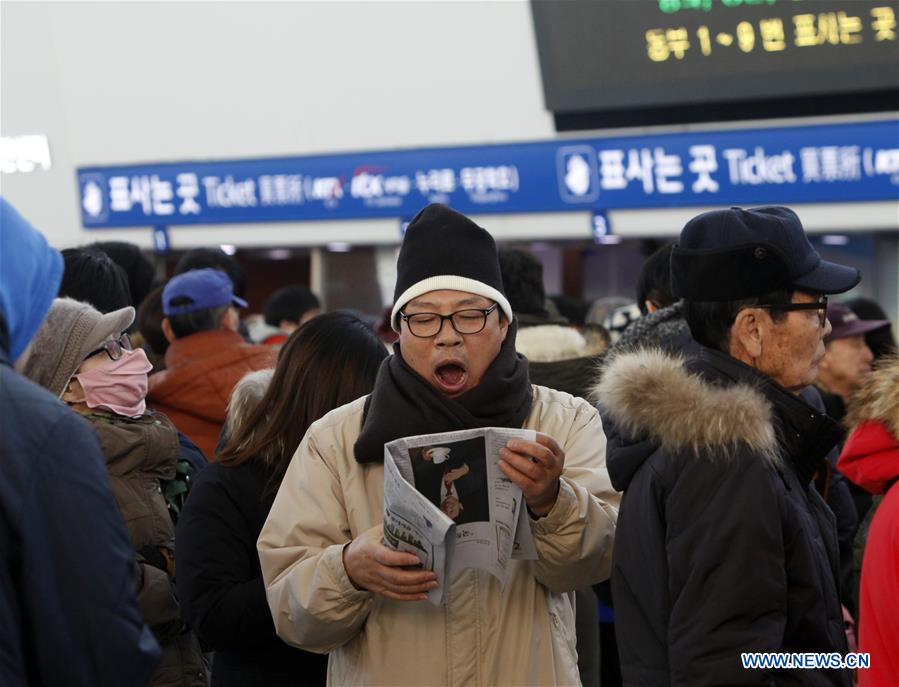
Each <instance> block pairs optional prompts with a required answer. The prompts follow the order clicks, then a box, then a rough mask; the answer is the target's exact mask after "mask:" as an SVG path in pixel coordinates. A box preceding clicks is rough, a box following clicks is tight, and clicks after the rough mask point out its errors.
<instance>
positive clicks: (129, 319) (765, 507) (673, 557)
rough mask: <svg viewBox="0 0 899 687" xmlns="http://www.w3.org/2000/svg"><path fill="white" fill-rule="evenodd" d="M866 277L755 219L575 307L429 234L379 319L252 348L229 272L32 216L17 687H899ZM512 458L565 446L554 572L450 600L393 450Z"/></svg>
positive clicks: (1, 268) (17, 330)
mask: <svg viewBox="0 0 899 687" xmlns="http://www.w3.org/2000/svg"><path fill="white" fill-rule="evenodd" d="M861 278H862V275H861V274H859V272H858V271H857V270H855V269H854V268H850V267H846V266H843V265H838V264H835V263H831V262H828V261H825V260H823V259H822V258H821V256H820V255H819V254H818V253H817V251H816V250H815V249H814V247H813V246H812V244H811V243H810V242H809V240H808V238H807V236H806V233H805V231H804V229H803V226H802V223H801V220H800V218H799V217H798V216H797V215H796V213H795V212H793V211H792V210H790V209H788V208H784V207H766V208H755V209H740V208H731V209H728V210H715V211H711V212H706V213H703V214H701V215H698V216H697V217H695V218H693V219H692V220H690V221H689V222H688V223H687V224H686V225H685V226H684V227H683V229H682V231H681V232H680V236H679V237H678V239H677V241H676V242H675V243H672V244H669V245H666V246H663V247H661V248H660V249H659V250H658V251H656V252H655V253H653V254H652V255H651V256H649V258H648V259H647V261H646V263H645V265H644V267H643V270H642V273H641V275H640V277H639V280H638V288H637V293H636V294H635V295H636V302H635V303H633V304H627V305H626V306H624V307H617V309H616V308H612V309H611V310H610V309H609V308H608V307H606V305H608V304H604V305H603V306H602V307H599V305H596V306H594V308H592V309H591V308H589V307H588V306H586V305H583V306H580V307H579V306H577V304H574V303H572V302H571V301H566V300H564V299H553V298H549V297H548V296H547V294H546V293H545V291H544V280H543V274H542V267H541V264H540V262H539V261H538V260H537V259H536V258H534V256H532V255H530V254H529V253H527V252H525V251H521V250H512V249H498V248H497V246H496V244H495V242H494V239H493V238H492V236H491V235H490V233H489V232H488V231H487V230H485V229H484V228H482V227H480V226H478V225H477V224H476V223H475V222H473V221H472V220H471V219H469V218H468V217H465V216H464V215H462V214H460V213H458V212H456V211H454V210H452V209H450V208H448V207H446V206H444V205H438V204H433V205H429V206H427V207H426V208H424V209H423V210H422V211H421V212H420V213H419V214H418V215H417V216H416V217H415V218H414V219H413V220H412V222H411V223H410V224H409V225H408V228H407V230H406V232H405V235H404V238H403V242H402V246H401V249H400V252H399V257H398V261H397V269H396V284H395V289H394V298H393V302H392V303H391V304H390V305H389V307H388V309H387V311H386V312H385V313H384V314H382V317H381V321H380V322H378V323H374V322H373V320H374V318H372V319H370V320H367V319H365V318H360V317H359V316H358V314H355V313H352V312H348V311H334V312H323V308H322V303H321V302H320V301H319V299H318V298H317V297H316V296H315V294H313V293H312V292H311V291H309V289H308V288H305V287H303V286H300V285H290V286H286V287H284V288H282V289H280V290H278V291H277V292H275V293H274V294H272V295H271V297H270V299H269V300H268V302H267V303H266V306H265V312H264V316H263V317H262V318H258V317H257V318H254V319H246V318H243V317H241V310H242V309H245V308H246V306H247V301H246V300H245V296H246V286H247V285H246V275H245V274H244V273H243V271H242V270H241V268H240V265H239V263H238V262H237V261H236V260H234V259H233V258H231V257H229V256H227V255H225V254H224V253H222V252H221V251H219V250H215V249H200V250H194V251H189V252H188V253H187V254H185V255H184V257H183V258H182V259H181V260H180V261H179V262H178V265H177V266H176V267H175V270H174V274H173V275H172V276H171V277H170V278H168V279H167V280H165V281H162V282H160V281H158V280H157V276H156V269H155V267H154V265H153V264H152V262H151V261H150V260H149V259H148V258H147V257H146V256H145V255H144V254H143V253H142V251H141V250H140V249H139V248H138V247H137V246H134V245H130V244H127V243H120V242H101V243H96V244H91V245H89V246H85V247H82V248H75V249H67V250H65V251H62V253H60V252H59V251H57V250H56V249H54V248H52V247H51V246H49V245H48V244H47V242H46V240H45V239H44V237H43V236H42V235H41V233H40V232H39V231H38V230H37V229H35V228H34V227H32V226H31V225H30V224H29V223H28V221H27V220H26V219H24V218H23V217H22V216H21V215H20V214H19V213H18V212H17V211H16V210H15V209H14V208H13V207H12V206H10V205H9V204H8V203H7V202H6V201H5V200H3V199H2V198H0V407H2V420H0V422H2V423H3V424H2V428H0V447H2V472H0V515H2V524H3V532H2V538H0V545H2V549H3V566H2V568H0V640H2V641H0V684H3V685H10V686H13V685H85V686H88V685H90V686H92V687H93V686H97V685H122V686H130V685H153V686H163V685H165V686H168V685H171V686H175V685H178V686H181V685H183V686H185V687H194V686H197V687H199V686H203V685H209V684H212V685H220V686H237V685H274V686H277V685H299V684H302V685H323V684H325V683H326V682H327V683H328V684H331V685H403V684H406V685H531V684H534V685H537V684H539V685H578V684H583V685H590V686H593V685H600V684H602V685H606V686H608V685H616V684H618V685H685V686H690V687H694V686H697V685H725V684H727V685H736V684H745V685H750V684H758V685H788V684H807V685H833V686H840V687H850V686H851V685H853V684H858V685H860V686H862V687H869V686H878V685H896V684H899V625H897V618H899V487H896V486H895V484H896V481H897V478H899V357H897V355H896V343H895V340H894V339H893V335H892V330H891V326H890V321H889V318H888V317H887V316H886V315H885V314H884V313H883V311H882V310H879V309H878V306H877V304H876V303H873V302H871V301H866V300H863V299H856V300H855V301H844V300H841V299H840V298H839V295H840V294H845V293H847V292H849V291H851V290H852V289H853V288H854V287H855V286H856V285H857V284H858V283H859V281H860V279H861ZM588 311H589V314H588ZM587 320H590V321H589V322H588V321H587ZM603 320H604V321H605V323H606V326H602V325H601V324H599V323H600V322H602V321H603ZM486 427H504V428H516V429H521V428H524V429H529V430H533V432H534V434H533V435H532V436H533V438H532V439H531V440H525V439H520V438H516V439H512V440H510V441H508V443H507V444H506V445H505V446H504V447H503V448H502V449H501V450H500V453H499V461H498V469H499V471H500V472H501V474H502V478H503V479H504V480H505V481H506V482H507V483H508V484H509V485H514V487H515V488H516V489H518V490H520V493H521V497H522V499H523V505H524V506H526V518H525V521H526V523H527V525H528V526H529V527H530V530H531V534H532V536H533V542H534V548H535V551H536V553H535V556H534V557H533V559H532V560H531V559H526V558H522V559H516V558H513V560H512V561H510V562H509V566H508V571H507V574H506V577H505V579H504V580H500V579H498V578H496V577H494V576H492V575H490V574H487V573H485V572H484V571H481V570H477V569H465V570H462V571H461V572H458V573H457V574H455V575H454V576H453V577H452V578H451V579H448V580H441V581H440V582H441V583H443V584H444V586H445V593H444V600H443V603H442V604H440V605H434V604H431V603H429V602H428V601H427V600H426V599H427V595H428V592H429V591H430V590H432V589H434V588H435V587H436V586H437V585H438V579H437V574H438V572H436V571H435V570H433V569H431V568H430V567H426V566H422V564H421V560H420V559H419V557H418V556H417V555H415V554H413V553H410V552H407V551H400V550H395V549H393V548H391V547H390V546H388V545H387V543H386V541H385V538H384V528H383V520H384V445H385V444H386V443H388V442H390V441H393V440H396V439H400V438H403V437H410V436H415V435H422V434H434V433H438V432H449V431H455V430H469V429H477V428H486ZM427 459H428V460H429V461H433V463H435V464H436V463H437V462H438V461H437V459H436V458H435V457H434V456H433V455H432V454H429V455H428V457H427ZM447 466H450V467H452V464H450V463H447ZM447 466H443V467H440V468H439V470H436V471H435V470H434V467H435V466H434V465H431V463H428V464H427V465H424V468H428V469H429V470H430V472H433V473H434V474H436V475H438V481H437V482H436V483H435V485H436V486H435V487H434V495H433V496H432V497H431V498H432V500H434V501H435V502H436V503H438V504H440V503H441V502H447V501H448V500H450V499H449V498H448V497H449V496H452V495H453V493H454V492H453V489H454V488H455V487H453V486H452V485H450V486H449V487H448V488H447V493H446V494H444V493H443V491H441V489H444V488H445V487H444V485H442V484H441V480H442V479H444V477H443V476H444V475H446V474H447V470H448V467H447ZM465 470H466V472H470V469H469V468H468V467H467V464H466V467H465ZM429 474H430V473H429ZM464 477H465V480H468V481H470V482H471V481H479V482H483V481H484V480H486V477H485V476H484V475H483V471H474V472H472V474H466V475H465V476H464ZM465 480H461V481H460V482H459V484H460V485H461V484H462V483H463V482H464V481H465ZM480 486H481V487H482V486H483V485H480ZM478 487H479V485H475V488H478ZM460 489H461V487H460ZM444 510H445V512H448V513H449V515H450V517H451V518H453V519H455V520H456V521H457V522H458V523H459V524H460V526H462V525H464V524H465V523H467V522H469V521H470V520H471V519H472V518H474V517H483V516H482V515H481V516H476V515H475V514H474V511H471V512H468V513H465V514H464V516H463V514H462V511H461V510H460V509H459V508H456V509H444ZM850 651H858V652H862V653H864V654H869V655H870V665H869V666H868V667H860V668H859V669H858V670H852V668H853V666H851V665H848V664H847V663H845V662H843V661H842V659H843V657H845V656H846V655H847V654H849V652H850ZM750 652H757V653H762V652H779V653H783V654H788V655H791V656H792V655H796V656H798V655H807V654H811V653H814V654H817V655H819V656H821V657H830V658H831V660H830V661H829V662H824V663H822V664H821V665H818V666H810V665H794V664H782V665H768V666H766V667H750V666H747V665H746V663H745V661H744V657H745V655H746V654H748V653H750Z"/></svg>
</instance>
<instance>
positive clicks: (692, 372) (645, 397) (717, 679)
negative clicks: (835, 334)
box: [597, 207, 860, 687]
mask: <svg viewBox="0 0 899 687" xmlns="http://www.w3.org/2000/svg"><path fill="white" fill-rule="evenodd" d="M671 277H672V288H673V291H674V293H675V295H676V296H678V297H680V298H683V299H684V313H685V316H686V320H687V323H688V325H689V327H690V331H691V333H692V336H693V338H694V339H695V341H696V344H695V347H691V350H689V352H688V353H687V356H686V359H684V358H680V357H669V356H667V355H665V354H663V353H661V352H652V351H640V352H636V353H634V354H630V355H621V356H618V357H617V358H616V359H615V360H614V361H613V362H612V363H611V365H610V366H609V368H608V369H607V371H606V372H605V374H604V376H603V379H602V380H601V382H600V384H599V386H598V387H597V391H598V394H599V397H600V400H601V403H602V408H601V410H602V412H603V419H604V424H605V429H606V434H607V436H608V438H609V448H608V451H609V453H608V464H609V473H610V475H611V477H612V483H613V484H614V485H615V487H616V488H618V489H621V490H623V491H624V496H623V497H622V504H621V519H620V526H619V529H618V535H617V540H616V544H615V566H614V571H613V574H612V585H613V591H614V597H615V613H616V620H617V623H616V629H617V632H618V640H619V648H620V653H621V662H622V673H623V677H624V682H625V684H628V685H636V684H639V685H689V686H690V687H697V686H700V685H725V684H727V685H737V684H746V685H749V684H759V685H762V684H764V685H774V684H815V685H845V686H848V685H850V684H851V680H850V677H849V673H848V671H846V670H843V669H841V668H840V662H839V660H836V661H833V658H834V657H833V656H830V659H829V660H830V661H831V662H830V663H827V664H822V665H816V664H814V662H812V663H810V664H809V665H797V664H796V663H792V664H784V665H781V666H776V667H775V666H769V667H750V666H749V665H744V661H743V657H742V656H741V655H742V654H745V653H748V652H790V653H794V652H795V653H803V654H804V653H814V652H820V653H827V654H844V653H846V651H847V647H846V638H845V634H844V630H843V619H842V613H841V608H840V595H839V589H838V584H837V581H836V571H837V566H838V552H837V542H836V535H835V531H834V521H833V515H832V514H831V512H830V511H829V510H828V508H827V506H826V505H825V503H824V501H823V500H822V499H821V497H820V496H819V495H818V493H817V492H816V491H815V489H814V487H813V486H812V476H813V474H814V473H815V471H816V470H817V469H818V468H819V467H820V466H821V462H822V460H823V459H824V457H825V455H826V454H827V452H828V451H829V450H830V449H831V448H832V447H833V445H834V444H835V443H836V441H837V439H838V437H839V432H838V430H837V427H836V425H835V423H834V422H833V421H832V420H830V419H829V418H828V417H827V416H825V415H824V414H822V413H820V412H818V411H816V410H815V409H814V408H812V407H811V406H809V405H808V404H806V403H805V402H804V401H803V400H802V399H801V398H800V397H799V393H800V392H801V391H802V390H803V389H804V388H805V387H806V386H807V385H809V384H811V383H812V382H814V381H815V378H816V376H817V374H818V365H819V363H820V361H821V358H822V356H823V355H824V337H825V336H827V334H828V333H829V332H830V324H829V323H828V321H827V317H826V308H827V294H832V293H840V292H843V291H847V290H849V289H851V288H852V287H853V286H855V285H856V284H857V283H858V281H859V278H860V277H859V274H858V272H857V271H856V270H854V269H851V268H848V267H844V266H841V265H836V264H833V263H830V262H826V261H824V260H822V259H821V257H820V256H819V255H818V254H817V253H816V252H815V250H814V248H812V246H811V244H810V243H809V241H808V239H807V237H806V235H805V232H804V231H803V228H802V224H801V223H800V221H799V218H798V217H797V216H796V214H795V213H794V212H793V211H791V210H789V209H787V208H783V207H767V208H758V209H754V210H743V209H740V208H731V209H730V210H719V211H714V212H708V213H705V214H702V215H699V216H698V217H695V218H694V219H692V220H690V221H689V222H688V223H687V224H686V226H685V227H684V229H683V231H682V232H681V235H680V240H679V243H678V244H677V245H676V246H675V247H674V249H673V251H672V255H671ZM747 658H748V657H747Z"/></svg>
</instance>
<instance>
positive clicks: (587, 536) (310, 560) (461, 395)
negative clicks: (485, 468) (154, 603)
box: [258, 205, 618, 685]
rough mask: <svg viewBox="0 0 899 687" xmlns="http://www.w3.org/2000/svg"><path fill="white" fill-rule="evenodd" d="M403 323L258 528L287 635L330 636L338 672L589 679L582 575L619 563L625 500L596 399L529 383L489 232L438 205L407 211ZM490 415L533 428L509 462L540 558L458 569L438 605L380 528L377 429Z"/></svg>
mask: <svg viewBox="0 0 899 687" xmlns="http://www.w3.org/2000/svg"><path fill="white" fill-rule="evenodd" d="M392 323H393V327H394V328H395V329H396V330H397V331H398V332H399V343H398V344H397V345H396V346H395V348H394V355H393V356H392V357H391V358H389V359H388V360H386V361H385V362H384V364H383V365H382V367H381V369H380V372H379V375H378V379H377V382H376V384H375V388H374V391H373V392H372V394H371V396H369V397H367V398H361V399H359V400H358V401H356V402H354V403H351V404H349V405H347V406H344V407H342V408H338V409H337V410H335V411H333V412H331V413H329V414H328V415H327V416H325V417H324V418H323V419H321V420H320V421H318V422H316V423H315V424H314V425H312V427H311V428H310V429H309V432H308V433H307V434H306V437H305V438H304V440H303V443H302V444H301V446H300V448H299V450H298V451H297V454H296V456H295V457H294V460H293V461H292V463H291V465H290V468H289V469H288V471H287V474H286V475H285V477H284V481H283V483H282V485H281V489H280V491H279V492H278V496H277V498H276V499H275V502H274V505H273V506H272V510H271V513H270V515H269V518H268V521H267V522H266V524H265V527H264V528H263V530H262V534H261V535H260V538H259V542H258V548H259V555H260V560H261V562H262V573H263V577H264V578H265V582H266V586H267V593H268V600H269V605H270V606H271V609H272V615H273V616H274V619H275V625H276V628H277V631H278V634H279V635H280V636H281V637H282V638H283V639H285V640H286V641H288V642H290V643H292V644H296V645H297V646H300V647H302V648H305V649H308V650H312V651H320V652H325V651H328V652H330V660H329V665H328V678H329V683H330V684H334V685H376V684H378V685H463V684H464V685H469V684H470V685H475V684H477V685H524V684H542V685H571V684H578V683H579V678H578V670H577V653H576V649H575V633H574V612H573V604H572V594H571V592H572V591H573V590H574V589H577V588H580V587H584V586H587V585H589V584H591V583H593V582H598V581H600V580H602V579H603V578H605V577H607V576H608V573H609V570H610V566H611V544H612V537H613V534H614V530H615V520H616V515H617V502H618V498H617V494H616V493H615V492H614V491H613V490H612V489H611V486H610V484H609V478H608V474H607V473H606V469H605V460H604V453H605V438H604V435H603V432H602V425H601V423H600V419H599V415H598V414H597V412H596V410H595V409H594V408H593V407H592V406H590V405H589V404H588V403H587V402H586V401H584V400H582V399H578V398H575V397H573V396H570V395H569V394H565V393H561V392H557V391H552V390H550V389H547V388H545V387H541V386H535V385H532V384H531V383H530V381H529V379H528V372H527V360H526V359H524V358H523V357H522V356H520V355H518V354H517V353H516V352H515V331H516V323H515V321H514V319H513V315H512V309H511V307H510V305H509V302H508V299H507V298H506V296H505V294H504V292H503V284H502V280H501V278H500V269H499V261H498V258H497V253H496V246H495V244H494V241H493V238H492V237H491V236H490V234H488V233H487V232H486V231H485V230H484V229H482V228H481V227H479V226H478V225H476V224H475V223H474V222H472V221H471V220H470V219H468V218H467V217H465V216H463V215H460V214H459V213H457V212H455V211H453V210H451V209H449V208H447V207H445V206H442V205H430V206H428V207H427V208H425V209H424V210H422V212H420V213H419V214H418V216H417V217H416V218H415V219H414V220H413V221H412V223H411V224H410V225H409V228H408V230H407V232H406V236H405V238H404V240H403V245H402V248H401V250H400V256H399V261H398V264H397V284H396V290H395V299H394V305H393V312H392ZM490 426H494V427H496V426H498V427H514V428H520V427H525V428H528V429H533V430H536V431H537V440H536V441H535V442H531V441H521V440H514V441H510V442H509V443H508V445H507V446H506V448H504V449H502V451H501V460H500V469H501V470H502V471H503V473H504V474H505V475H506V476H507V477H508V478H509V479H510V480H511V481H512V482H514V483H515V484H517V485H518V486H519V487H520V488H521V490H522V492H523V495H524V499H525V502H526V504H527V506H528V510H529V517H530V526H531V529H532V531H533V535H534V541H535V544H536V549H537V555H538V559H537V560H533V561H523V560H513V561H511V562H510V565H509V570H508V576H507V579H506V580H505V584H504V585H503V584H501V583H500V582H499V581H498V580H496V579H495V578H493V577H492V576H490V575H488V574H486V573H484V572H482V571H477V570H472V569H469V570H464V571H462V572H461V573H460V574H458V575H457V576H456V577H455V578H453V579H450V580H445V581H444V582H446V583H447V584H448V587H447V592H446V602H445V605H443V606H439V607H438V606H433V605H431V604H429V603H427V602H426V601H424V599H425V598H426V593H427V592H428V590H430V589H432V588H433V587H434V586H436V581H435V575H434V573H433V572H430V571H427V570H422V569H421V568H420V567H418V565H419V560H418V558H417V557H416V556H414V555H411V554H408V553H401V552H398V551H393V550H391V549H388V548H386V547H385V546H384V545H383V543H382V539H383V531H382V519H383V509H384V503H383V482H384V468H383V463H382V461H383V454H384V444H385V443H386V442H388V441H391V440H394V439H397V438H400V437H405V436H412V435H418V434H427V433H433V432H444V431H450V430H461V429H473V428H478V427H490Z"/></svg>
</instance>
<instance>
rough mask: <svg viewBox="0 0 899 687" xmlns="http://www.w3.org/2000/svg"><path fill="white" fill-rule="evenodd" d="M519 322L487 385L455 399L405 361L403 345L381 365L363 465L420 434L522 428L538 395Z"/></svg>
mask: <svg viewBox="0 0 899 687" xmlns="http://www.w3.org/2000/svg"><path fill="white" fill-rule="evenodd" d="M517 331H518V324H517V322H515V321H513V322H512V323H511V324H510V325H509V331H508V333H507V334H506V340H505V341H504V342H503V345H502V347H501V348H500V351H499V355H497V356H496V358H495V359H494V361H493V362H492V363H491V365H490V367H489V368H487V372H486V373H485V374H484V377H483V379H481V383H480V384H478V385H477V386H476V387H475V388H474V389H471V390H470V391H466V392H465V393H464V394H462V395H461V396H459V397H457V398H449V397H447V396H445V395H444V394H442V393H440V391H438V390H437V389H435V388H434V387H433V386H431V384H429V383H428V382H427V381H425V380H424V379H422V378H421V377H420V376H419V375H418V373H416V372H415V371H414V370H413V369H412V368H411V367H409V366H408V365H407V364H406V361H405V360H403V356H402V353H401V352H400V346H399V344H394V347H393V350H394V355H392V356H390V357H389V358H387V359H386V360H385V361H384V362H383V363H381V368H380V369H379V370H378V378H377V379H376V380H375V388H374V390H373V391H372V393H371V395H370V396H369V397H368V399H367V400H366V401H365V409H364V411H363V417H362V432H361V433H360V434H359V438H358V439H357V440H356V445H355V446H354V447H353V451H354V453H355V456H356V461H357V462H359V463H380V462H382V461H383V460H384V444H386V443H388V442H390V441H393V440H394V439H400V438H402V437H409V436H415V435H417V434H435V433H437V432H452V431H455V430H460V429H477V428H479V427H511V428H516V429H517V428H520V427H521V426H522V425H523V424H524V421H525V420H526V419H527V417H528V415H529V414H530V412H531V402H532V401H533V396H534V394H533V390H532V388H531V382H530V380H529V378H528V361H527V358H525V357H524V356H523V355H520V354H519V353H516V351H515V334H516V332H517Z"/></svg>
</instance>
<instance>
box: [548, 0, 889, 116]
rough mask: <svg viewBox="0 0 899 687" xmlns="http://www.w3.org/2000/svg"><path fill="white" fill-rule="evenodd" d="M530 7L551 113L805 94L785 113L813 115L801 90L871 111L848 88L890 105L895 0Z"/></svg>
mask: <svg viewBox="0 0 899 687" xmlns="http://www.w3.org/2000/svg"><path fill="white" fill-rule="evenodd" d="M531 7H532V12H533V17H534V26H535V31H536V38H537V46H538V50H539V54H540V63H541V70H542V75H543V87H544V93H545V97H546V104H547V107H548V109H550V110H552V111H553V112H555V113H557V115H558V113H576V112H613V111H618V112H619V113H626V112H628V111H629V112H632V113H639V112H640V111H641V110H645V109H646V108H677V107H679V106H687V107H691V108H693V109H694V111H695V110H696V108H701V107H703V106H717V105H722V104H730V105H732V106H736V108H737V110H736V116H737V117H738V116H739V115H738V113H739V111H740V105H748V104H751V103H752V102H754V101H755V102H759V101H763V102H765V103H774V102H777V101H794V102H795V101H797V100H800V99H803V98H805V99H807V105H808V107H807V108H806V110H803V109H802V108H799V109H798V110H796V109H795V108H794V109H793V111H791V112H790V114H806V115H815V114H822V113H821V112H818V111H816V110H815V107H814V103H813V101H812V100H808V99H809V98H815V97H828V98H831V99H833V98H834V97H838V98H839V99H840V101H841V108H839V110H838V111H843V112H852V111H864V110H867V109H872V108H869V107H868V106H867V105H866V103H865V102H864V100H863V99H862V98H858V96H861V95H862V94H873V93H878V94H881V95H882V96H884V98H881V101H883V100H884V99H885V101H886V102H888V103H889V102H892V103H893V105H892V106H893V107H899V41H897V33H899V30H897V19H899V0H573V1H569V0H532V3H531ZM854 96H855V97H856V102H855V103H854V102H853V97H854ZM874 109H885V108H883V107H880V108H874ZM887 109H888V108H887ZM774 110H776V108H774ZM774 110H772V115H776V114H781V113H779V112H776V111H774ZM669 111H670V110H669ZM744 111H745V109H744ZM772 115H769V116H772ZM750 116H765V113H764V111H762V112H758V113H753V114H752V115H750ZM723 118H727V119H733V118H735V117H734V116H730V117H723ZM638 119H640V118H638ZM700 119H703V118H700ZM675 121H676V120H675ZM620 123H622V124H626V123H627V122H626V119H624V120H622V121H621V122H620ZM637 123H646V122H644V121H638V122H637ZM659 123H662V122H659Z"/></svg>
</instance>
